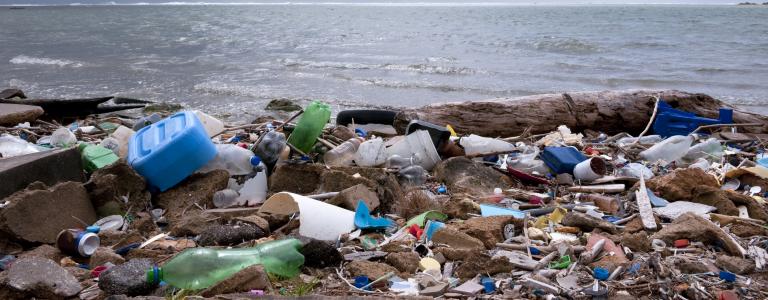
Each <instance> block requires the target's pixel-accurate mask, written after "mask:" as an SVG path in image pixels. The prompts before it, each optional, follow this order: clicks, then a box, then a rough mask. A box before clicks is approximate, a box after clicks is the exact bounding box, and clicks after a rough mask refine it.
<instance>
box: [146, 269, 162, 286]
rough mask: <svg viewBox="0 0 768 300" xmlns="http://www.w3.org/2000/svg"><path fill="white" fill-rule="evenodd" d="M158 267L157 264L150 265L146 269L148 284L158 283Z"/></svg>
mask: <svg viewBox="0 0 768 300" xmlns="http://www.w3.org/2000/svg"><path fill="white" fill-rule="evenodd" d="M160 272H161V270H160V268H159V267H158V266H152V268H151V269H149V271H147V282H149V283H150V284H158V283H160Z"/></svg>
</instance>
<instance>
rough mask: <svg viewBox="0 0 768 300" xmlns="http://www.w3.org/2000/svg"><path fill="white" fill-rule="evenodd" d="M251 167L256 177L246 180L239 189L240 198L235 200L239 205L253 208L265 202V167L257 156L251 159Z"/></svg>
mask: <svg viewBox="0 0 768 300" xmlns="http://www.w3.org/2000/svg"><path fill="white" fill-rule="evenodd" d="M251 166H252V167H253V169H254V170H256V175H255V176H253V177H252V178H251V179H248V180H246V181H245V183H243V187H242V188H240V197H238V198H237V203H238V204H239V205H244V204H245V205H248V206H253V205H256V204H258V203H262V202H264V200H267V167H266V166H265V165H264V163H263V162H261V158H260V157H259V156H258V155H256V156H253V157H251Z"/></svg>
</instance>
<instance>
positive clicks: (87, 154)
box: [77, 143, 120, 172]
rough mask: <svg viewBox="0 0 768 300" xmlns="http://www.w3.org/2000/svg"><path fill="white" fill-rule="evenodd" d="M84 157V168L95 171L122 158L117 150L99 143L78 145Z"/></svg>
mask: <svg viewBox="0 0 768 300" xmlns="http://www.w3.org/2000/svg"><path fill="white" fill-rule="evenodd" d="M77 147H78V149H79V150H80V156H81V157H82V158H83V168H84V169H85V170H86V171H88V172H93V171H96V170H98V169H101V168H103V167H106V166H108V165H111V164H113V163H115V162H116V161H118V160H120V157H118V156H117V155H116V154H115V152H113V151H112V150H109V149H107V148H104V147H102V146H98V145H90V144H86V143H82V144H80V145H78V146H77Z"/></svg>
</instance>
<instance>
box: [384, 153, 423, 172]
mask: <svg viewBox="0 0 768 300" xmlns="http://www.w3.org/2000/svg"><path fill="white" fill-rule="evenodd" d="M420 162H421V156H419V154H418V153H414V154H413V155H411V157H407V158H406V157H402V156H400V155H398V154H393V155H392V156H390V157H388V158H387V162H386V166H387V169H403V168H405V167H408V166H412V165H418V164H419V163H420Z"/></svg>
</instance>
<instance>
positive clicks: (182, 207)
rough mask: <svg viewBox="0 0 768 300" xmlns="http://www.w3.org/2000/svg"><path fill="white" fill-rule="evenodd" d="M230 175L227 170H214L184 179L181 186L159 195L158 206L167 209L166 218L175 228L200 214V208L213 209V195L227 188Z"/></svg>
mask: <svg viewBox="0 0 768 300" xmlns="http://www.w3.org/2000/svg"><path fill="white" fill-rule="evenodd" d="M227 181H229V173H227V171H225V170H214V171H211V172H208V173H204V174H199V173H196V174H193V175H192V176H189V177H187V179H184V181H182V182H181V183H180V184H179V185H177V186H175V187H174V188H172V189H170V190H167V191H165V192H163V193H160V194H159V195H157V199H156V202H157V204H158V205H159V206H160V207H162V208H165V209H166V214H165V217H166V218H167V219H168V222H169V223H170V224H171V225H172V226H173V225H174V223H176V222H178V221H179V220H181V219H182V217H189V216H190V215H192V214H199V213H200V210H199V209H198V208H197V207H196V206H195V204H197V205H199V206H200V207H209V208H210V207H213V194H214V193H216V192H217V191H220V190H223V189H225V188H226V187H227Z"/></svg>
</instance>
